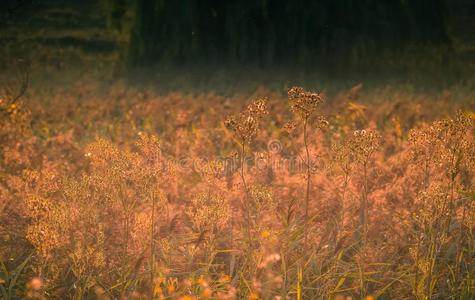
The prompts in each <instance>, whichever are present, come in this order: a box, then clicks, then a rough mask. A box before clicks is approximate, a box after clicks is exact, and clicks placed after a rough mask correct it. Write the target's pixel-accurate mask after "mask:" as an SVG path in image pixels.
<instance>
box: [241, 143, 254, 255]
mask: <svg viewBox="0 0 475 300" xmlns="http://www.w3.org/2000/svg"><path fill="white" fill-rule="evenodd" d="M245 155H246V149H245V144H244V141H243V142H242V143H241V167H240V175H241V181H242V184H243V187H244V191H245V193H246V202H245V203H243V206H244V209H245V213H246V230H247V238H248V241H249V252H250V251H251V242H252V240H251V212H250V210H249V204H250V203H249V202H250V199H251V197H250V195H249V189H248V187H247V182H246V178H245V176H244V160H245Z"/></svg>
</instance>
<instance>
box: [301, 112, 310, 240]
mask: <svg viewBox="0 0 475 300" xmlns="http://www.w3.org/2000/svg"><path fill="white" fill-rule="evenodd" d="M307 124H308V118H305V119H304V122H303V142H304V146H305V154H306V162H305V164H306V166H307V168H306V174H305V180H306V182H307V187H306V189H305V220H304V222H305V244H307V235H308V220H309V204H310V188H311V184H310V178H311V165H310V151H309V149H308V132H307Z"/></svg>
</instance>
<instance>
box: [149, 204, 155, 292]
mask: <svg viewBox="0 0 475 300" xmlns="http://www.w3.org/2000/svg"><path fill="white" fill-rule="evenodd" d="M151 217H152V220H151V225H150V299H153V291H154V286H153V280H154V277H155V274H154V271H155V270H154V264H155V261H154V260H155V196H154V195H152V216H151Z"/></svg>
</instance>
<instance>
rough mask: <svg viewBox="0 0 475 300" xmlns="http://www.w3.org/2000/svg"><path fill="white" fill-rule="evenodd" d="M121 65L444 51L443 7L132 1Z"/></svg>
mask: <svg viewBox="0 0 475 300" xmlns="http://www.w3.org/2000/svg"><path fill="white" fill-rule="evenodd" d="M133 5H135V22H134V26H133V28H132V31H131V39H130V47H129V51H128V61H129V63H130V65H132V66H140V65H147V64H150V63H156V62H166V63H176V64H188V63H207V64H221V63H226V64H233V63H235V64H239V65H259V66H268V65H284V66H285V65H306V66H310V65H311V66H314V65H320V66H328V67H334V66H336V65H338V64H352V63H353V64H354V63H355V62H359V61H368V60H371V58H372V57H374V56H377V55H380V54H381V53H393V54H397V53H398V52H400V51H404V50H405V49H407V47H409V46H413V45H417V46H419V45H426V46H427V45H430V46H435V45H445V46H447V45H450V38H449V36H448V33H447V7H446V3H445V1H444V0H385V1H381V0H360V1H348V0H293V1H288V0H226V1H222V0H199V1H198V0H179V1H175V0H173V1H172V0H137V1H136V2H135V3H134V4H133Z"/></svg>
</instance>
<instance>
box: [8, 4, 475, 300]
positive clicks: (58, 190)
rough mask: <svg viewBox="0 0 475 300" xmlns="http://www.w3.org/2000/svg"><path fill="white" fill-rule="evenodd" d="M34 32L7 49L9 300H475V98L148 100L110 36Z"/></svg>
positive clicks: (285, 93) (360, 90)
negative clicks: (123, 71)
mask: <svg viewBox="0 0 475 300" xmlns="http://www.w3.org/2000/svg"><path fill="white" fill-rule="evenodd" d="M40 8H41V7H40ZM49 13H50V14H49V15H48V16H52V15H56V16H58V15H60V16H63V17H64V20H66V21H65V22H67V20H69V19H68V16H69V15H68V12H67V11H54V12H51V11H50V12H49ZM44 16H47V15H46V14H45V15H44ZM90 17H91V18H92V21H91V25H90V26H92V27H93V26H96V25H95V23H94V19H93V17H94V16H93V15H91V16H90ZM45 18H46V17H45ZM52 20H56V21H58V20H63V19H62V18H60V17H56V18H54V19H52ZM36 21H37V20H36ZM32 22H35V20H33V21H32ZM38 22H40V21H38ZM41 22H43V23H41ZM41 22H40V23H38V24H43V25H41V26H47V25H44V24H45V22H46V21H45V20H41ZM51 22H53V21H51ZM35 24H36V23H35ZM48 24H49V23H48ZM65 26H66V25H65ZM66 27H67V26H66ZM66 27H63V28H66ZM30 28H32V29H31V32H28V35H26V34H25V36H24V37H23V38H18V37H16V38H14V36H17V35H16V31H15V30H19V29H18V28H17V27H9V29H5V30H4V31H2V36H1V38H2V40H3V41H8V43H7V42H6V44H5V47H2V49H0V50H1V54H2V60H1V62H2V63H1V66H2V67H3V70H2V71H0V73H1V74H0V78H1V79H2V84H3V85H2V89H1V94H0V98H1V100H0V299H5V300H10V299H182V300H185V299H186V300H188V299H276V300H277V299H282V300H283V299H298V300H301V299H338V300H340V299H341V300H349V299H366V300H370V299H473V297H474V294H475V236H474V233H475V189H474V187H475V185H474V183H475V140H474V137H475V100H474V99H475V90H474V88H473V86H474V85H473V83H471V82H470V80H467V81H456V82H457V83H455V84H450V85H446V86H444V87H442V88H434V89H427V88H420V87H418V86H416V87H415V86H413V85H410V84H407V83H401V82H397V83H393V84H392V83H391V82H389V83H385V84H380V83H379V82H378V83H377V84H374V83H372V82H374V81H369V83H366V81H367V80H366V79H362V80H361V81H358V78H356V79H351V80H348V81H345V82H344V83H341V82H339V83H335V82H334V81H331V80H327V81H325V80H322V79H321V78H322V77H315V78H313V79H312V78H305V80H304V79H302V78H303V77H298V76H297V75H296V77H295V78H294V80H293V79H292V77H291V76H284V77H278V76H277V75H276V77H277V78H278V79H275V81H273V77H272V76H268V77H265V76H260V75H259V74H257V75H256V74H255V73H254V74H252V73H249V74H246V70H244V71H240V73H239V74H240V75H239V76H237V75H236V76H237V77H236V78H237V79H233V76H229V75H226V76H225V75H223V74H221V73H215V74H214V75H213V76H214V77H212V78H208V75H206V76H200V74H195V73H198V72H195V73H193V74H191V73H190V74H191V75H190V74H184V73H180V71H179V70H178V71H175V72H172V71H170V72H168V73H167V72H165V73H160V74H157V73H154V72H153V71H150V73H144V74H141V76H138V75H137V76H136V77H134V79H133V80H131V79H130V78H126V79H124V78H121V77H119V78H118V77H117V76H115V75H114V74H116V73H117V72H120V70H117V69H116V68H114V63H113V62H114V61H115V60H116V59H117V57H118V54H117V52H116V51H115V50H114V49H115V48H120V43H119V44H118V45H116V44H114V43H113V42H110V43H109V42H108V41H109V39H111V40H113V38H111V37H110V35H107V34H106V33H105V32H103V31H101V30H100V29H97V30H96V31H94V30H92V29H91V30H90V31H88V32H94V34H88V35H87V36H83V35H84V32H83V31H81V30H79V29H78V30H77V31H74V30H73V29H71V28H74V26H73V25H71V26H70V27H68V28H69V29H68V31H65V30H57V31H52V32H49V33H45V32H42V31H41V27H39V25H38V26H30ZM94 28H95V27H94ZM98 28H100V27H98ZM35 30H37V31H38V32H36V31H35ZM41 32H42V33H41ZM47 34H50V35H51V36H47ZM38 36H41V41H38ZM54 41H56V42H54ZM72 41H73V42H72ZM98 41H99V42H98ZM111 45H112V46H111ZM109 46H110V47H109ZM108 47H109V48H110V49H109V48H108ZM22 51H23V52H24V53H29V54H28V55H27V57H28V68H29V69H28V72H26V71H25V69H24V68H23V67H22V66H23V62H22V61H17V60H15V59H16V58H15V56H16V54H18V53H21V52H22ZM12 61H13V62H15V63H14V64H11V62H12ZM261 72H263V71H261ZM264 73H265V72H264ZM26 74H28V77H29V78H28V80H27V78H26ZM148 74H153V75H150V76H151V77H152V79H150V78H148V77H149V75H148ZM153 76H155V77H153ZM144 78H145V79H144ZM147 78H148V80H146V79H147ZM284 78H285V79H284ZM234 80H242V81H240V83H237V82H235V81H234ZM27 81H28V85H26V83H27ZM192 81H195V83H196V82H201V83H200V87H199V88H196V87H195V86H193V85H190V84H189V82H192ZM132 82H133V83H132ZM360 82H364V83H363V84H360ZM294 85H297V86H294ZM300 85H301V86H302V87H299V86H300ZM20 96H21V97H20Z"/></svg>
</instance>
